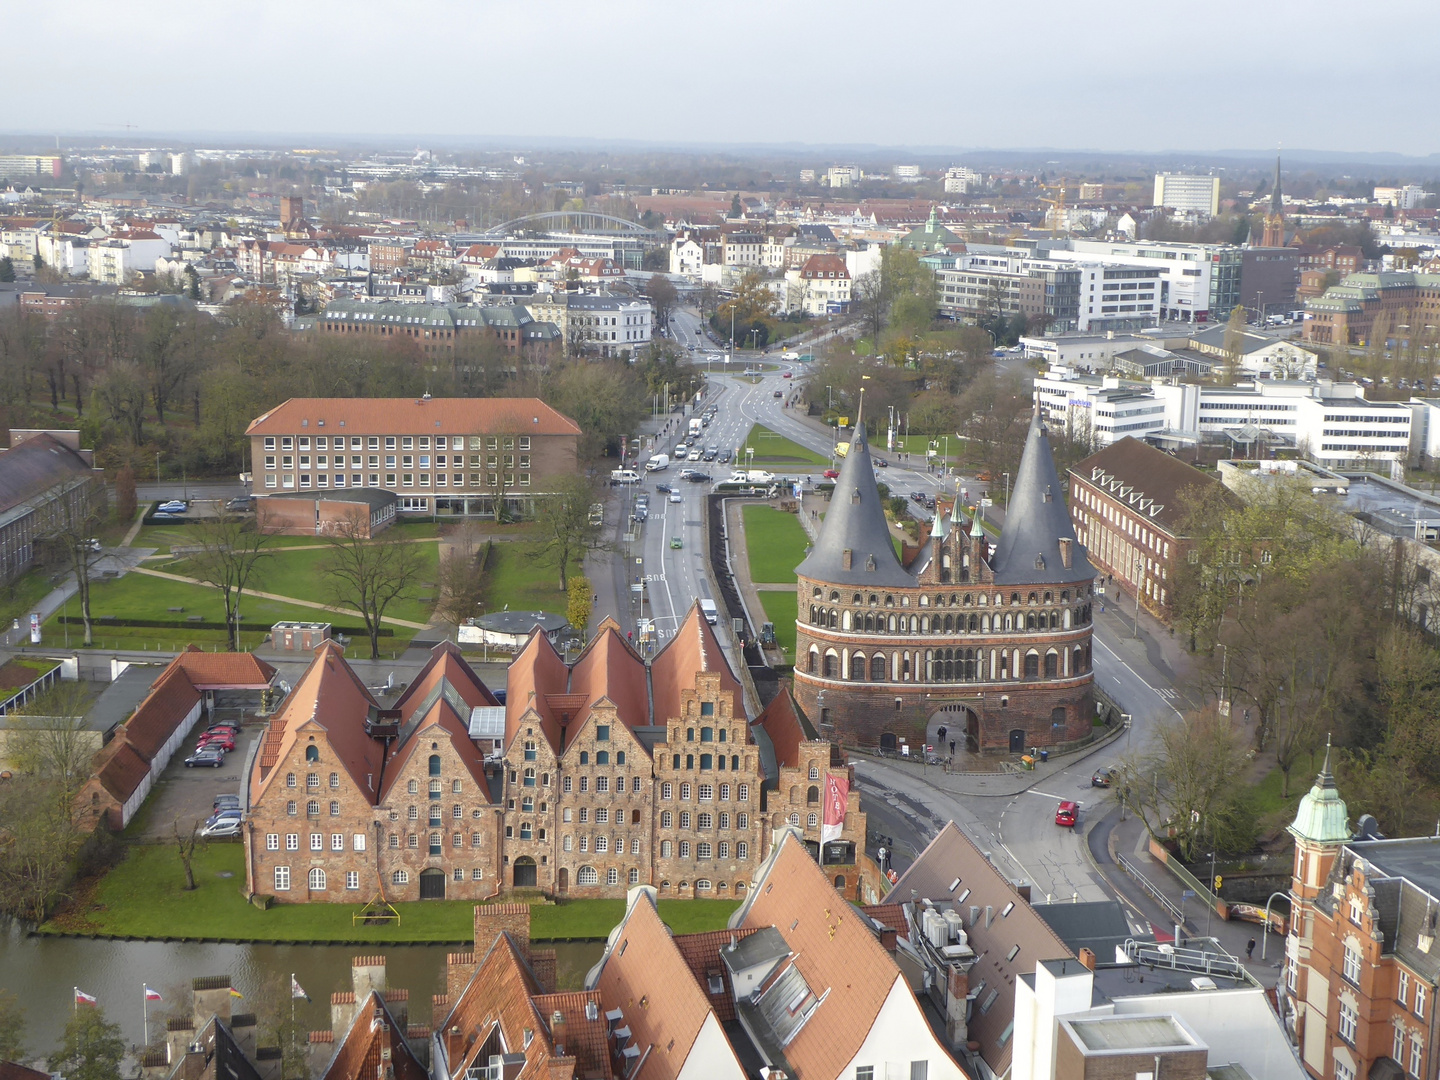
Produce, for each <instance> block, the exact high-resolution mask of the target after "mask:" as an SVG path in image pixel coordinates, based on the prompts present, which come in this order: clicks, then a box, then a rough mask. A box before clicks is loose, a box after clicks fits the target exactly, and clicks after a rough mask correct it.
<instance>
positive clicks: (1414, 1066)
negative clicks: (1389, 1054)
mask: <svg viewBox="0 0 1440 1080" xmlns="http://www.w3.org/2000/svg"><path fill="white" fill-rule="evenodd" d="M1395 1060H1396V1061H1399V1060H1400V1059H1399V1058H1396V1059H1395ZM1424 1060H1425V1044H1424V1043H1423V1042H1421V1041H1420V1036H1419V1035H1411V1036H1410V1075H1411V1076H1416V1077H1418V1076H1419V1075H1420V1066H1421V1064H1423V1062H1424Z"/></svg>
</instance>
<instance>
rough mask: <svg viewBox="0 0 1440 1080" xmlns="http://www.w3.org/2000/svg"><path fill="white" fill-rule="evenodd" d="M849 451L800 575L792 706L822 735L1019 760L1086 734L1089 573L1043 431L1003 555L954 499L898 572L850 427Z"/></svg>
mask: <svg viewBox="0 0 1440 1080" xmlns="http://www.w3.org/2000/svg"><path fill="white" fill-rule="evenodd" d="M850 445H851V449H850V453H849V454H848V455H847V456H846V459H845V464H844V465H843V466H842V468H841V470H840V476H839V479H838V480H836V482H835V491H834V494H833V496H832V500H831V505H830V509H829V510H828V511H827V513H826V516H825V523H824V525H823V526H822V527H821V531H820V536H819V539H818V540H817V542H816V544H815V549H814V550H813V551H812V552H811V553H810V555H809V556H808V557H807V558H806V559H805V561H804V562H803V563H801V564H800V566H799V568H798V570H797V573H796V576H797V579H798V580H797V584H796V589H797V596H796V602H797V603H796V652H795V697H796V700H797V701H798V702H799V704H800V705H801V707H802V708H803V709H804V710H805V712H806V714H807V715H808V716H809V717H810V718H811V719H812V720H813V721H815V722H817V723H818V725H819V729H820V735H821V737H822V738H833V739H835V740H836V741H840V742H851V743H856V744H860V745H876V744H880V745H891V744H894V743H898V742H899V741H900V740H902V739H903V740H905V741H906V742H908V743H909V744H910V745H911V746H912V747H914V748H915V749H914V750H913V751H912V752H917V753H918V752H919V745H920V744H921V743H929V744H932V745H934V746H935V748H936V752H937V753H942V754H946V755H948V754H950V753H952V744H953V748H954V749H953V752H955V753H958V752H960V751H961V750H965V749H968V750H970V751H971V752H977V753H986V752H990V753H1006V752H1009V753H1019V752H1022V751H1024V750H1025V749H1026V748H1027V747H1031V746H1044V747H1053V746H1056V745H1059V744H1063V743H1066V742H1071V741H1073V740H1076V739H1079V738H1081V737H1082V736H1084V735H1086V734H1088V733H1089V731H1090V726H1091V717H1092V715H1093V712H1094V704H1093V701H1094V699H1093V682H1094V678H1093V675H1092V673H1091V670H1090V635H1091V618H1090V616H1091V611H1090V606H1091V594H1092V589H1093V581H1094V577H1095V570H1094V568H1093V567H1092V566H1091V565H1090V562H1089V560H1088V559H1087V558H1086V556H1085V549H1084V548H1083V547H1081V546H1080V544H1079V543H1078V542H1077V541H1076V539H1075V532H1074V529H1073V527H1072V526H1071V523H1070V515H1069V512H1068V511H1067V509H1066V507H1065V501H1064V496H1065V487H1064V485H1063V484H1061V482H1060V478H1059V476H1058V475H1057V474H1056V471H1055V461H1054V458H1053V457H1052V456H1051V453H1050V443H1049V438H1048V436H1047V434H1046V431H1045V428H1044V426H1043V425H1042V424H1041V423H1040V421H1039V419H1038V417H1037V418H1036V419H1035V420H1033V421H1032V423H1031V427H1030V434H1029V437H1028V438H1027V440H1026V443H1025V452H1024V455H1023V457H1022V458H1021V462H1020V468H1019V470H1018V471H1017V472H1016V485H1015V493H1014V497H1013V498H1012V499H1011V501H1010V507H1009V513H1008V515H1007V518H1006V524H1005V529H1004V531H1003V532H1002V534H1001V539H1000V541H999V544H998V546H996V547H994V548H992V546H991V543H990V539H989V537H988V536H987V534H986V532H985V529H984V526H983V523H982V522H981V521H980V518H979V511H978V508H977V509H974V510H972V511H971V512H969V513H967V512H965V510H964V509H963V505H962V504H961V503H960V502H959V500H958V499H957V503H956V505H955V506H954V508H953V509H952V511H951V513H950V518H949V520H948V521H946V520H943V516H941V515H940V512H937V518H936V521H935V522H934V523H933V524H932V525H931V526H930V529H931V531H930V534H929V536H928V537H926V536H925V534H924V533H923V532H922V534H921V543H920V545H919V550H918V552H916V553H915V554H914V555H913V557H911V558H910V561H909V563H908V565H906V564H903V563H902V562H901V560H900V558H899V557H897V556H896V555H895V549H894V546H893V542H892V539H891V537H892V535H893V534H894V530H893V529H892V528H891V527H890V525H889V524H888V523H887V521H886V519H885V511H884V506H883V504H882V503H881V500H880V493H879V491H878V490H877V488H876V483H875V473H874V469H873V465H872V463H871V459H870V451H869V447H868V446H867V445H866V440H865V432H864V429H863V426H862V421H860V420H859V419H857V422H856V429H855V434H854V436H853V437H852V440H851V444H850ZM942 729H943V733H942Z"/></svg>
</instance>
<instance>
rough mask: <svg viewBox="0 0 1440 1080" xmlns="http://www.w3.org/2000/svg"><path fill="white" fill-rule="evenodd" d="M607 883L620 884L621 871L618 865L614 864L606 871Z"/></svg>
mask: <svg viewBox="0 0 1440 1080" xmlns="http://www.w3.org/2000/svg"><path fill="white" fill-rule="evenodd" d="M605 884H606V885H619V884H620V871H619V870H618V869H617V868H616V867H613V866H612V867H610V869H609V870H606V871H605Z"/></svg>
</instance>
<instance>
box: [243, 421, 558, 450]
mask: <svg viewBox="0 0 1440 1080" xmlns="http://www.w3.org/2000/svg"><path fill="white" fill-rule="evenodd" d="M342 423H343V421H342ZM277 438H278V439H279V445H278V446H277V445H276V439H277ZM310 438H311V437H310V436H309V435H299V436H295V435H280V436H275V435H266V436H265V449H266V450H276V449H279V450H295V449H300V450H309V449H310V448H311V446H310ZM314 438H315V446H314V448H315V449H316V450H344V449H346V443H345V436H344V435H336V436H334V438H333V439H332V438H331V437H330V436H328V435H316V436H315V437H314ZM381 438H382V436H379V435H351V436H350V443H349V449H351V450H379V449H380V439H381ZM383 438H384V439H385V449H386V450H395V449H397V446H396V439H397V438H398V439H399V446H398V449H401V450H416V449H419V450H429V449H430V439H431V436H429V435H399V436H396V435H386V436H383ZM434 439H435V449H436V450H447V449H448V450H464V449H466V439H467V436H465V435H455V436H449V435H436V436H434ZM468 439H469V449H471V450H480V449H482V446H481V440H482V439H483V440H484V446H483V449H485V450H499V449H501V447H502V445H503V448H504V449H506V450H516V449H519V450H529V449H530V436H529V435H519V436H515V435H506V436H504V437H503V439H502V438H501V437H500V436H497V435H470V436H468ZM362 442H363V444H364V445H361V444H362Z"/></svg>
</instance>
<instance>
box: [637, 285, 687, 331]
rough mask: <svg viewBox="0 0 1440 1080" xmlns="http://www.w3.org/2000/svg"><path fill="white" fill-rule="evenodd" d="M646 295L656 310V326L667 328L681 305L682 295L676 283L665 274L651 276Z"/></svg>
mask: <svg viewBox="0 0 1440 1080" xmlns="http://www.w3.org/2000/svg"><path fill="white" fill-rule="evenodd" d="M645 295H646V296H648V297H649V298H650V306H651V307H652V308H654V309H655V326H656V327H657V328H658V327H661V326H665V325H666V324H667V323H669V321H670V316H671V314H672V313H673V312H674V311H675V308H676V307H677V306H678V305H679V303H680V293H679V291H678V290H677V289H676V288H675V283H674V282H673V281H671V280H670V279H669V278H668V277H666V276H665V275H664V274H651V275H650V280H649V281H648V282H646V284H645Z"/></svg>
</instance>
